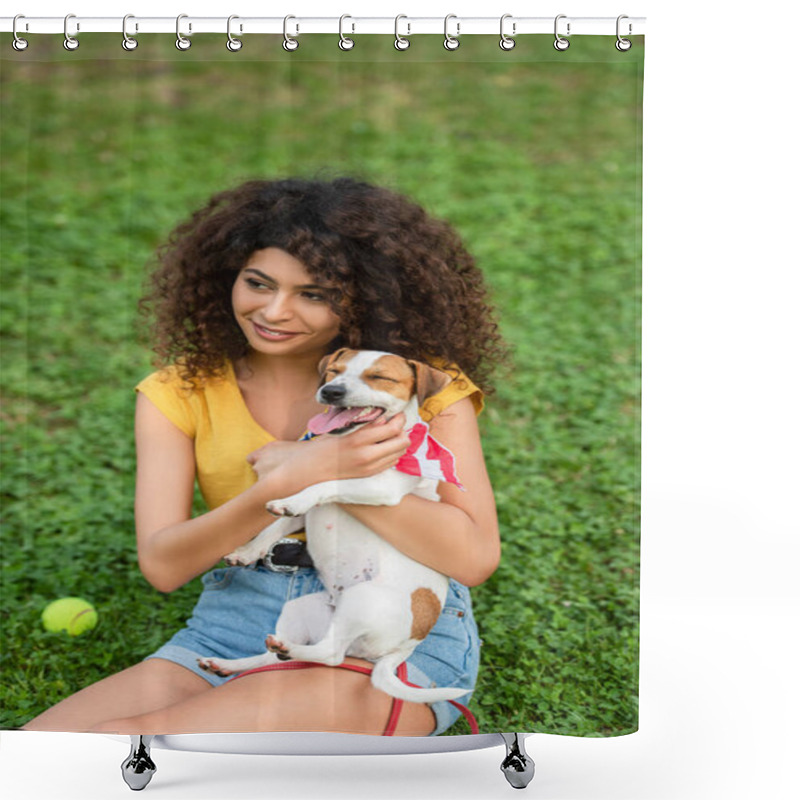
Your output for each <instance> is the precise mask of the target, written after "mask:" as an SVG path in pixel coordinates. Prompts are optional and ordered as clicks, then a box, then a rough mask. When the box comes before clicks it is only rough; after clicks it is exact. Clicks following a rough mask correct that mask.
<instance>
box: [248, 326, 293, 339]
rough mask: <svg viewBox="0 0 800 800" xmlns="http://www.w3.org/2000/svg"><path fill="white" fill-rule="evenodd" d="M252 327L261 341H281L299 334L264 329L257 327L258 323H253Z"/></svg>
mask: <svg viewBox="0 0 800 800" xmlns="http://www.w3.org/2000/svg"><path fill="white" fill-rule="evenodd" d="M253 327H254V328H255V331H256V333H257V334H258V335H259V336H260V337H261V338H263V339H272V340H274V341H280V340H283V339H291V338H292V337H293V336H299V335H300V334H299V333H297V332H296V331H280V330H276V329H275V328H265V327H264V326H263V325H259V324H258V323H256V322H254V323H253Z"/></svg>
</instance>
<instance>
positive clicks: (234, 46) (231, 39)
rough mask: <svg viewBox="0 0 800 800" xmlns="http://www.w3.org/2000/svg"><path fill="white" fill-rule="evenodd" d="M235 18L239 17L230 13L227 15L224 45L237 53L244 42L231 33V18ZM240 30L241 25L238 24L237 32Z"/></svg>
mask: <svg viewBox="0 0 800 800" xmlns="http://www.w3.org/2000/svg"><path fill="white" fill-rule="evenodd" d="M235 19H239V17H237V16H236V14H231V15H230V16H229V17H228V41H227V43H226V44H225V47H227V48H228V50H230V51H231V53H238V52H239V51H240V50H241V49H242V47H244V42H243V41H242V40H241V39H237V38H236V37H235V36H234V35H233V34H232V33H231V22H233V20H235ZM241 30H242V29H241V26H240V27H239V32H240V33H241Z"/></svg>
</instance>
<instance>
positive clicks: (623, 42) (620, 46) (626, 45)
mask: <svg viewBox="0 0 800 800" xmlns="http://www.w3.org/2000/svg"><path fill="white" fill-rule="evenodd" d="M623 19H629V17H627V16H626V15H625V14H620V15H619V16H618V17H617V43H616V44H615V45H614V47H616V48H617V50H619V51H620V53H625V52H627V51H628V50H630V49H631V47H632V46H633V43H632V42H631V40H630V39H623V38H622V36H620V33H619V24H620V22H622V20H623ZM630 33H631V25H630V23H628V35H629V36H630Z"/></svg>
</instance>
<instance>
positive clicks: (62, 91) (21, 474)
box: [0, 34, 644, 736]
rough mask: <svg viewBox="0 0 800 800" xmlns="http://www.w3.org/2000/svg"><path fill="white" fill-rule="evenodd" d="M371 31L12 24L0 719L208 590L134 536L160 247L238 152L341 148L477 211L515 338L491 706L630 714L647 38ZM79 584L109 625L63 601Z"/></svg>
mask: <svg viewBox="0 0 800 800" xmlns="http://www.w3.org/2000/svg"><path fill="white" fill-rule="evenodd" d="M353 38H354V40H355V46H354V47H353V48H352V49H351V50H342V49H340V48H339V47H337V44H338V37H337V36H335V35H313V36H308V37H305V38H303V40H302V46H301V47H299V48H298V49H297V50H295V51H294V52H289V51H286V50H285V49H284V48H282V47H281V38H280V37H275V36H259V37H254V38H252V39H247V40H246V43H245V46H244V47H243V48H242V49H241V50H239V51H238V52H231V51H229V50H227V49H226V47H225V40H224V37H223V38H222V39H220V37H219V36H198V37H196V38H195V41H193V43H192V46H191V48H190V49H188V50H185V51H179V50H178V49H177V48H176V47H175V42H174V37H170V36H166V35H164V36H151V37H149V38H147V39H145V38H144V37H142V41H141V42H140V44H139V46H138V47H137V48H136V49H135V50H131V51H125V50H123V49H122V48H121V47H120V37H119V36H118V35H112V34H92V35H85V36H83V37H82V39H81V47H80V48H79V49H78V50H75V51H72V52H69V51H67V50H66V49H65V48H63V47H62V42H61V41H60V39H59V37H37V38H35V40H34V41H33V42H32V44H31V46H30V47H29V48H28V49H27V50H26V51H22V52H15V51H14V50H13V49H12V48H11V47H10V46H7V44H6V43H4V44H3V46H2V50H1V51H0V53H1V55H0V67H2V72H1V73H0V79H1V80H2V116H3V125H2V156H3V164H2V186H1V192H2V195H1V198H2V337H3V346H2V401H3V411H2V418H1V419H0V422H1V424H2V435H3V440H2V448H3V451H2V452H3V470H2V482H3V488H2V497H3V519H4V522H3V564H2V587H1V588H0V591H2V602H0V609H2V610H1V611H0V613H2V636H3V642H4V646H3V657H2V662H0V668H1V669H2V680H0V692H1V693H2V702H0V706H2V720H0V727H2V728H5V729H13V728H19V727H21V726H22V725H24V724H25V723H26V722H27V721H28V720H30V719H31V718H33V717H34V716H36V715H37V714H39V713H41V712H42V711H44V710H45V709H46V708H48V707H50V706H52V705H53V704H55V703H56V702H58V701H60V700H62V699H63V698H64V697H66V696H68V695H70V694H71V693H74V692H76V691H78V690H79V689H81V688H82V687H84V686H87V685H88V684H90V683H92V682H94V681H97V680H99V679H101V678H104V677H106V676H108V675H110V674H111V673H114V672H118V671H119V670H122V669H124V668H126V667H128V666H131V665H133V664H135V663H137V662H138V661H140V660H141V659H143V658H144V657H145V656H147V655H148V654H149V653H151V652H153V651H154V650H155V649H157V648H158V647H159V646H160V645H161V644H163V643H164V642H165V641H166V640H167V639H168V638H169V637H170V636H171V635H172V633H174V632H175V631H176V630H178V629H179V628H180V627H181V626H182V625H183V624H184V622H185V620H186V619H187V618H188V616H189V615H190V614H191V611H192V607H193V605H194V604H195V602H196V600H197V597H198V594H199V591H200V579H199V578H198V579H195V580H193V581H191V582H190V583H189V584H187V585H185V586H183V587H181V588H180V589H178V590H177V591H174V592H171V593H168V594H165V593H161V592H159V591H157V590H156V589H155V588H153V587H152V586H151V585H150V584H149V583H148V582H147V581H146V580H145V579H144V577H143V576H142V574H141V572H140V570H139V567H138V564H137V554H136V544H135V535H134V519H133V494H134V479H135V467H136V464H135V453H134V440H133V424H132V423H133V412H134V403H135V396H134V392H133V387H135V386H136V384H137V383H138V382H139V381H140V380H142V379H143V378H144V377H145V376H146V375H147V374H148V373H149V372H151V371H152V357H151V351H150V348H149V344H148V333H149V331H148V329H147V326H146V324H145V323H143V322H142V318H141V317H140V316H139V313H138V310H137V303H138V300H139V298H140V297H141V295H142V291H143V284H144V281H145V277H146V274H147V270H148V267H149V265H150V264H151V263H152V258H153V254H154V253H155V252H156V250H157V248H158V247H159V246H160V245H161V244H162V243H163V242H164V240H165V237H166V236H167V234H168V233H169V231H170V230H172V228H173V227H174V226H175V225H176V224H177V223H178V222H179V221H181V220H183V219H185V218H186V217H187V216H188V214H189V213H191V211H193V210H194V209H195V208H197V207H199V206H200V205H201V204H202V203H204V202H205V201H206V199H207V198H208V197H210V196H211V195H212V194H214V193H216V192H219V191H221V190H223V189H227V188H230V187H232V186H234V185H236V184H238V183H240V182H241V181H243V180H245V179H250V178H274V177H286V176H304V177H318V176H322V177H323V178H332V177H336V176H342V175H348V176H356V177H358V178H360V179H365V180H368V181H370V182H371V183H375V184H378V185H381V186H386V187H388V188H391V189H393V190H395V191H398V192H400V193H402V194H404V195H406V196H408V197H410V198H412V199H413V200H414V201H415V202H417V203H419V204H420V205H421V206H422V207H423V208H425V209H426V210H427V211H428V212H429V213H430V214H432V215H433V216H435V217H439V218H442V219H445V220H447V221H448V222H449V223H450V224H451V225H452V226H453V227H454V228H455V229H456V230H457V231H458V232H459V233H460V235H461V237H462V238H463V240H464V242H465V243H466V246H467V247H468V249H469V250H470V251H471V252H472V253H473V255H474V256H475V259H476V261H477V264H478V266H479V267H480V269H481V270H482V272H483V274H484V277H485V280H486V282H487V284H488V286H489V289H490V292H491V297H492V302H493V304H494V306H495V308H496V312H497V317H498V320H499V324H500V330H501V333H502V335H503V337H504V338H505V340H506V341H507V342H508V344H509V346H510V349H511V366H510V368H509V369H506V370H505V371H502V372H501V373H498V376H497V378H496V386H497V390H496V392H495V393H494V394H493V395H492V396H491V397H489V398H488V399H487V403H486V408H485V411H484V412H483V413H482V414H481V415H480V417H479V424H480V433H481V440H482V445H483V450H484V454H485V459H486V464H487V467H488V471H489V475H490V478H491V483H492V487H493V491H494V496H495V500H496V503H497V509H498V517H499V524H500V532H501V539H502V557H501V561H500V565H499V567H498V569H497V570H496V571H495V572H494V574H493V575H492V576H491V577H490V578H489V579H488V580H487V581H486V582H484V583H483V584H481V585H480V586H477V587H475V588H473V589H472V602H473V608H474V614H475V618H476V621H477V625H478V628H479V631H480V668H479V672H478V680H477V685H476V687H475V692H474V695H473V696H472V698H471V700H470V703H469V709H470V711H471V712H472V714H474V716H475V719H476V722H477V725H478V727H479V729H480V731H481V732H482V733H488V732H504V731H532V732H543V733H556V734H564V735H572V736H614V735H620V734H626V733H630V732H632V731H635V730H636V728H637V696H638V689H637V673H638V664H637V657H638V574H639V572H638V561H639V513H638V500H639V416H638V415H639V377H640V361H639V352H640V337H639V329H640V224H641V103H642V84H643V81H642V77H643V53H644V40H643V38H641V37H635V38H634V40H633V47H632V48H631V49H630V50H629V51H627V52H621V51H619V50H618V49H616V48H615V47H614V39H613V37H600V36H597V37H595V36H583V37H579V38H575V39H573V41H572V44H571V46H570V47H569V49H567V50H563V51H562V50H559V49H557V48H555V47H553V38H552V37H547V36H531V37H525V38H520V39H519V40H518V42H517V45H516V47H514V48H513V49H511V50H508V51H504V50H503V49H501V48H499V47H498V42H497V37H494V36H474V37H469V38H465V39H464V41H463V42H462V44H461V46H460V47H459V48H458V49H455V50H452V51H451V50H448V49H445V48H443V47H442V41H441V38H440V37H434V36H424V37H423V36H419V37H417V38H415V39H414V40H413V46H412V47H410V48H408V49H407V50H405V51H402V50H398V49H396V48H395V47H393V46H392V44H393V42H392V39H391V37H384V36H361V37H358V36H355V37H353ZM194 510H195V512H196V513H201V512H202V511H203V510H204V506H203V504H202V500H201V498H200V496H199V495H196V497H195V509H194ZM65 597H79V598H82V599H84V600H86V601H87V602H88V603H91V604H92V606H93V607H94V609H95V610H96V613H97V622H96V625H94V626H93V627H88V629H87V630H85V631H83V632H82V633H80V634H79V635H70V632H65V631H50V630H46V629H45V627H44V626H43V622H42V613H43V611H44V609H45V607H47V606H48V604H50V603H51V602H52V601H54V600H57V599H59V598H65ZM267 632H268V631H265V633H267ZM72 633H74V631H72ZM470 734H471V728H470V726H469V724H468V722H467V720H466V719H465V718H464V717H463V716H462V717H460V718H459V720H458V721H457V722H456V723H455V725H454V726H453V727H452V728H450V729H449V730H448V731H446V732H445V733H444V734H443V735H444V736H452V735H470Z"/></svg>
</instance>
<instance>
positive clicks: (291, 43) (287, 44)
mask: <svg viewBox="0 0 800 800" xmlns="http://www.w3.org/2000/svg"><path fill="white" fill-rule="evenodd" d="M290 19H297V17H293V16H292V15H291V14H289V15H288V16H285V17H284V18H283V49H284V50H286V51H288V52H289V53H292V52H294V51H295V50H297V48H298V47H300V42H298V41H297V39H295V38H294V37H293V36H289V32H288V31H287V29H286V26H287V24H288V22H289V20H290ZM298 30H299V29H298Z"/></svg>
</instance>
